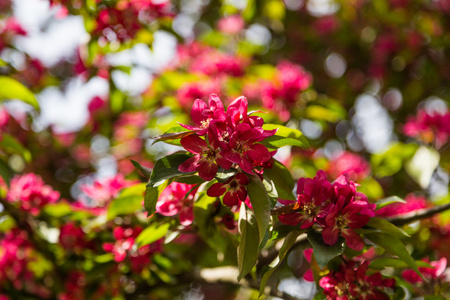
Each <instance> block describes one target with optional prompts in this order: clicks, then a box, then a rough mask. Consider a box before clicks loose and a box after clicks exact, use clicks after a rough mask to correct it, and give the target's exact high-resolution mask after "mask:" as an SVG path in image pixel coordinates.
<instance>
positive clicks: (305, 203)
mask: <svg viewBox="0 0 450 300" xmlns="http://www.w3.org/2000/svg"><path fill="white" fill-rule="evenodd" d="M332 199H333V190H332V186H331V183H330V182H329V181H328V180H327V177H326V175H325V172H323V171H322V170H320V171H318V172H317V174H316V176H315V177H314V178H313V179H310V178H300V179H299V180H298V183H297V201H296V202H293V203H291V201H286V200H280V202H281V203H283V204H285V205H288V206H289V205H290V206H292V205H295V206H296V207H298V208H296V209H295V210H296V212H293V213H285V212H282V215H280V216H279V217H278V219H279V220H280V222H282V223H284V224H287V225H297V224H301V225H300V228H302V229H305V228H309V227H311V226H312V225H313V224H314V223H315V222H318V223H319V224H322V225H325V217H326V215H327V214H328V212H329V210H330V207H331V204H332V202H331V200H332Z"/></svg>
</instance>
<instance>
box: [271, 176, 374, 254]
mask: <svg viewBox="0 0 450 300" xmlns="http://www.w3.org/2000/svg"><path fill="white" fill-rule="evenodd" d="M279 201H280V203H282V204H284V206H282V207H279V208H276V209H275V210H274V211H273V213H272V214H274V215H279V217H278V219H279V220H280V222H282V223H284V224H287V225H294V226H295V225H298V224H300V228H302V229H306V228H309V227H311V226H313V225H314V224H318V225H319V226H321V227H323V231H322V237H323V240H324V242H325V243H326V244H328V245H334V244H335V243H336V242H337V240H338V238H339V236H340V235H341V236H343V237H344V238H345V240H346V243H347V245H348V246H349V247H350V248H352V249H354V250H357V251H359V250H362V249H363V247H364V242H363V240H362V238H361V237H360V236H359V234H357V233H356V232H355V231H354V229H357V228H360V227H362V226H364V225H366V224H367V222H368V221H369V219H370V218H371V217H373V216H375V212H374V211H375V207H376V205H375V204H370V203H369V202H368V200H367V197H366V196H365V195H364V194H362V193H359V192H357V191H356V184H355V183H354V182H353V181H350V180H349V176H348V175H347V174H345V175H342V176H340V177H339V178H338V179H336V181H335V182H334V183H333V184H331V183H330V182H329V181H328V180H327V178H326V175H325V172H324V171H322V170H320V171H318V172H317V175H316V177H314V178H313V179H308V178H300V179H299V181H298V184H297V201H295V202H294V201H287V200H279Z"/></svg>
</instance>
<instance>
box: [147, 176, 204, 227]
mask: <svg viewBox="0 0 450 300" xmlns="http://www.w3.org/2000/svg"><path fill="white" fill-rule="evenodd" d="M192 188H193V185H190V184H184V183H178V182H173V183H171V184H170V185H169V186H167V187H166V188H165V189H164V190H163V191H162V192H161V194H160V195H159V198H158V202H157V203H156V212H157V213H159V214H161V215H163V216H169V217H171V216H175V215H178V217H179V219H180V224H181V225H183V226H188V225H190V224H192V221H193V220H194V213H193V201H194V195H195V193H196V190H194V191H192V192H190V193H189V191H190V190H191V189H192Z"/></svg>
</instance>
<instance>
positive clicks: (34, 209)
mask: <svg viewBox="0 0 450 300" xmlns="http://www.w3.org/2000/svg"><path fill="white" fill-rule="evenodd" d="M59 197H60V194H59V192H57V191H54V190H53V188H52V187H51V186H49V185H45V184H44V181H43V180H42V178H41V177H40V176H38V175H36V174H34V173H29V174H26V175H16V176H14V177H13V179H12V180H11V185H10V188H9V191H8V194H7V196H6V199H7V200H8V201H11V202H15V203H18V204H19V205H20V208H21V209H23V210H24V211H28V212H30V213H31V214H33V215H38V214H39V212H40V209H41V208H42V207H43V206H44V205H46V204H48V203H54V202H56V201H58V199H59Z"/></svg>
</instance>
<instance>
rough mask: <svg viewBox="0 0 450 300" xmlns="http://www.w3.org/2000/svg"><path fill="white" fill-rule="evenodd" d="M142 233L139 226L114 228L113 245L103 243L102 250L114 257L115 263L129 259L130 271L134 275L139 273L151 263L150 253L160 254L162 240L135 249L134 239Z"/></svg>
mask: <svg viewBox="0 0 450 300" xmlns="http://www.w3.org/2000/svg"><path fill="white" fill-rule="evenodd" d="M141 232H142V228H141V227H140V226H136V227H115V228H114V229H113V235H114V239H115V242H114V243H104V244H103V249H104V250H105V251H106V252H110V253H112V254H113V255H114V260H115V261H116V262H121V261H124V260H125V258H127V257H128V258H129V260H130V264H131V269H132V270H133V272H135V273H140V272H142V270H143V269H144V267H145V266H147V265H148V264H150V262H151V257H150V254H151V253H155V252H160V251H161V249H162V248H161V247H162V240H158V241H156V242H155V243H152V244H150V245H145V246H142V247H140V248H138V247H136V244H135V240H136V237H137V236H138V235H139V234H140V233H141Z"/></svg>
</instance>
